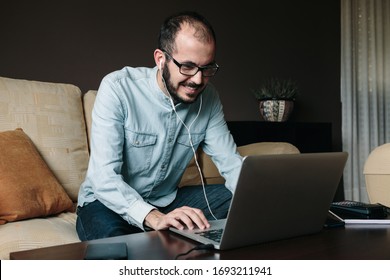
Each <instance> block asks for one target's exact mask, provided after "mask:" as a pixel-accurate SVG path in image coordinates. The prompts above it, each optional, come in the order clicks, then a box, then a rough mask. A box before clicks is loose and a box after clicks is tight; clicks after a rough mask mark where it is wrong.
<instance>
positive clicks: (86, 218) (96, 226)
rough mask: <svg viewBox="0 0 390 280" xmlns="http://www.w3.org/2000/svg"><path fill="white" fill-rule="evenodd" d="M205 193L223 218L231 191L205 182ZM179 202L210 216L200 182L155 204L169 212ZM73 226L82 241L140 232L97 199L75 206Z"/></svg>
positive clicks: (209, 217)
mask: <svg viewBox="0 0 390 280" xmlns="http://www.w3.org/2000/svg"><path fill="white" fill-rule="evenodd" d="M206 195H207V200H208V202H209V205H210V208H211V211H212V212H213V215H214V216H215V217H216V218H218V219H222V218H226V216H227V213H228V210H229V206H230V201H231V198H232V194H231V192H230V191H229V190H228V189H227V188H226V187H225V185H208V186H206ZM181 206H189V207H193V208H199V209H201V210H202V211H203V213H204V214H205V216H206V218H207V219H208V220H213V219H214V217H213V216H212V215H211V213H210V211H209V209H208V206H207V202H206V199H205V197H204V193H203V187H202V186H188V187H184V188H179V190H178V192H177V196H176V198H175V200H174V201H173V202H172V203H171V204H169V205H168V206H166V207H157V208H158V210H159V211H161V212H162V213H169V212H170V211H172V210H174V209H176V208H179V207H181ZM76 230H77V234H78V235H79V238H80V240H82V241H85V240H93V239H99V238H106V237H113V236H119V235H126V234H132V233H138V232H143V230H142V229H140V228H138V227H137V226H133V225H130V224H129V223H127V222H126V221H125V220H123V219H122V217H121V216H119V215H118V214H117V213H115V212H113V211H111V210H110V209H108V208H107V207H106V206H104V205H103V204H102V203H101V202H100V201H98V200H95V201H94V202H92V203H89V204H88V205H86V206H83V207H78V208H77V221H76Z"/></svg>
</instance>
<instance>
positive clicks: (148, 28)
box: [0, 0, 341, 150]
mask: <svg viewBox="0 0 390 280" xmlns="http://www.w3.org/2000/svg"><path fill="white" fill-rule="evenodd" d="M106 2H107V3H106V4H101V3H99V1H82V0H79V1H74V0H68V1H53V0H52V1H28V0H25V1H20V0H13V1H6V3H2V4H1V8H0V38H1V39H0V76H4V77H10V78H22V79H32V80H41V81H51V82H63V83H72V84H75V85H78V86H79V87H80V88H81V90H82V91H83V92H85V91H87V90H88V89H97V88H98V86H99V83H100V80H101V79H102V77H103V76H104V75H105V74H107V73H108V72H111V71H113V70H116V69H119V68H122V67H123V66H126V65H129V66H154V65H153V63H154V62H153V51H154V49H155V47H156V39H157V33H158V30H159V26H160V24H161V22H162V21H163V19H164V18H165V17H166V16H167V15H170V14H171V13H173V12H177V11H181V10H196V11H198V12H200V13H202V14H204V15H205V16H206V17H207V18H208V19H209V20H210V21H211V23H212V24H213V25H214V28H215V30H216V33H217V40H218V53H217V61H218V63H219V64H220V66H221V69H220V72H219V73H218V75H217V76H216V77H215V78H214V79H213V83H214V84H215V85H216V86H217V88H218V89H219V92H220V95H221V99H222V102H223V104H224V110H225V115H226V119H227V120H235V121H239V120H259V119H260V117H259V111H258V104H257V102H256V100H255V99H254V97H253V95H252V92H251V89H253V88H256V87H257V86H258V85H259V83H260V81H261V80H263V79H264V78H266V77H271V76H273V77H283V78H293V79H296V80H297V81H298V84H299V86H300V91H301V94H300V96H299V97H298V99H297V101H296V104H295V109H294V112H293V115H292V116H291V121H299V122H300V121H302V122H331V123H332V127H333V129H332V131H333V147H334V150H340V149H341V104H340V3H339V0H322V1H303V0H273V1H253V0H241V1H236V2H235V4H226V3H229V2H225V1H212V0H198V1H179V0H176V1H175V0H166V1H131V0H110V1H106Z"/></svg>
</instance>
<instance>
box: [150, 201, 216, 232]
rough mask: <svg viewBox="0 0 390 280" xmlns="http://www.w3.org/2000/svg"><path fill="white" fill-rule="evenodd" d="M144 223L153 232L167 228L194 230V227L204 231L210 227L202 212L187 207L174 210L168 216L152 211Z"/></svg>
mask: <svg viewBox="0 0 390 280" xmlns="http://www.w3.org/2000/svg"><path fill="white" fill-rule="evenodd" d="M144 223H145V225H146V226H148V227H150V228H152V229H154V230H164V229H168V228H169V227H174V228H177V229H180V230H182V229H184V228H186V227H187V228H188V229H194V228H195V227H198V228H200V229H205V228H208V227H210V224H209V222H208V221H207V219H206V217H205V216H204V214H203V212H202V210H200V209H197V208H191V207H188V206H183V207H180V208H176V209H175V210H173V211H171V212H169V213H168V214H163V213H161V212H160V211H158V210H152V211H150V212H149V214H148V215H146V217H145V222H144Z"/></svg>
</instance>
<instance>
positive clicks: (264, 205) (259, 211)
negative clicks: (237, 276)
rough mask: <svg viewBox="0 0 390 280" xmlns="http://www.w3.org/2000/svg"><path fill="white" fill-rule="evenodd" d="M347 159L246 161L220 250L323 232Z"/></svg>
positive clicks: (339, 154)
mask: <svg viewBox="0 0 390 280" xmlns="http://www.w3.org/2000/svg"><path fill="white" fill-rule="evenodd" d="M347 158H348V154H347V153H345V152H335V153H311V154H289V155H258V156H248V157H246V158H245V159H244V161H243V166H242V169H241V173H240V177H239V180H238V184H237V188H236V191H235V193H234V195H233V199H232V203H231V206H230V210H229V214H228V218H227V223H226V227H225V230H224V234H223V237H222V240H221V244H220V249H230V248H235V247H241V246H246V245H252V244H257V243H262V242H267V241H273V240H278V239H285V238H290V237H294V236H299V235H305V234H311V233H315V232H319V231H320V230H321V229H322V228H323V225H324V222H325V220H326V217H327V213H328V209H329V206H330V203H331V202H332V201H333V198H334V195H335V193H336V190H337V187H338V185H339V182H340V179H341V176H342V173H343V170H344V166H345V163H346V160H347Z"/></svg>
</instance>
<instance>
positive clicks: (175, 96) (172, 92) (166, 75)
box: [162, 67, 203, 104]
mask: <svg viewBox="0 0 390 280" xmlns="http://www.w3.org/2000/svg"><path fill="white" fill-rule="evenodd" d="M162 77H163V79H164V81H165V87H166V90H167V91H168V94H169V95H170V96H171V98H172V99H173V102H174V103H175V104H177V103H184V104H191V103H194V102H195V101H196V100H197V99H198V97H199V95H201V94H202V92H203V89H202V91H200V92H199V93H198V94H197V95H196V96H195V98H194V99H190V100H186V99H183V98H182V97H180V96H179V94H178V92H177V88H175V86H174V85H173V83H172V81H171V73H170V72H169V69H168V67H163V69H162ZM164 81H163V83H164ZM179 85H182V86H189V87H192V88H194V89H199V88H202V87H203V83H202V84H199V85H198V84H195V83H191V82H189V83H186V82H181V83H179Z"/></svg>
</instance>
